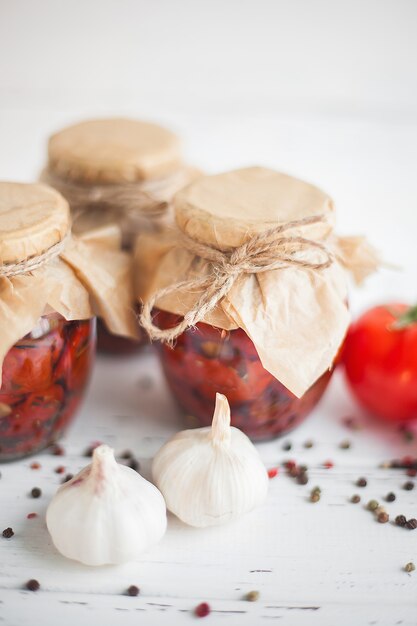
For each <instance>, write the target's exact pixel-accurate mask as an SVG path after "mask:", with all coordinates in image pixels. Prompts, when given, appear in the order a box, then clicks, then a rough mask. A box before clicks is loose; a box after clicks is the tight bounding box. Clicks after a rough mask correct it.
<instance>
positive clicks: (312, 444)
mask: <svg viewBox="0 0 417 626" xmlns="http://www.w3.org/2000/svg"><path fill="white" fill-rule="evenodd" d="M313 446H314V442H313V441H312V440H311V439H307V441H305V442H304V447H305V448H307V449H308V448H312V447H313Z"/></svg>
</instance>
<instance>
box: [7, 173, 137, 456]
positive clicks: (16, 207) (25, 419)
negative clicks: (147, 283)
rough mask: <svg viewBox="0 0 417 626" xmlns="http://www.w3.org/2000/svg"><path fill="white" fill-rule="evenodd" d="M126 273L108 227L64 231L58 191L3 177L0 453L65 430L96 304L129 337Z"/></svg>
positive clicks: (87, 354) (86, 367)
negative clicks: (81, 234) (78, 232)
mask: <svg viewBox="0 0 417 626" xmlns="http://www.w3.org/2000/svg"><path fill="white" fill-rule="evenodd" d="M129 272H130V259H129V257H128V256H127V255H126V254H125V253H124V252H121V251H120V250H118V249H117V248H116V247H115V235H114V232H113V231H111V232H107V231H106V232H104V231H101V232H96V233H95V234H92V233H90V234H89V236H88V237H87V236H86V237H85V238H84V239H83V238H75V237H73V236H72V235H71V230H70V220H69V207H68V204H67V202H66V201H65V200H64V198H63V197H62V196H60V194H58V193H57V192H56V191H55V190H53V189H51V188H49V187H47V186H45V185H24V184H18V183H0V373H1V385H0V461H8V460H12V459H16V458H20V457H23V456H27V455H29V454H32V453H34V452H36V451H38V450H40V449H42V448H44V447H45V446H47V445H49V444H50V443H52V442H53V441H55V440H56V439H57V438H58V437H59V436H60V435H61V434H62V433H63V431H64V430H65V428H66V426H67V425H68V423H69V422H70V420H71V419H72V417H73V416H74V414H75V412H76V410H77V408H78V406H79V404H80V402H81V400H82V398H83V395H84V392H85V390H86V386H87V383H88V380H89V377H90V372H91V366H92V363H93V358H94V353H95V315H96V313H97V312H98V311H99V312H100V315H102V316H103V317H104V318H105V319H107V320H108V322H109V324H110V325H111V327H112V329H113V331H114V332H118V333H121V334H125V335H127V336H135V333H136V323H135V319H134V316H133V315H132V313H131V310H130V302H131V300H132V293H131V289H130V284H129V280H128V274H129Z"/></svg>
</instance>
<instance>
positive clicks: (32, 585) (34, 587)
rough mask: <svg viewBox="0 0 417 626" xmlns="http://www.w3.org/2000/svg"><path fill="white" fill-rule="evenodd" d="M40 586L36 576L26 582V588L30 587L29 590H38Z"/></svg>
mask: <svg viewBox="0 0 417 626" xmlns="http://www.w3.org/2000/svg"><path fill="white" fill-rule="evenodd" d="M39 588H40V584H39V582H38V581H37V580H35V579H34V578H31V580H28V581H27V583H26V589H28V590H29V591H38V589H39Z"/></svg>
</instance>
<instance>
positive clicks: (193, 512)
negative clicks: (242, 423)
mask: <svg viewBox="0 0 417 626" xmlns="http://www.w3.org/2000/svg"><path fill="white" fill-rule="evenodd" d="M152 474H153V478H154V482H155V484H156V485H157V486H158V488H159V489H160V490H161V492H162V494H163V496H164V498H165V501H166V504H167V508H168V509H169V510H170V511H171V512H172V513H174V514H175V515H176V516H177V517H179V518H180V519H181V520H182V521H183V522H185V523H186V524H190V525H191V526H200V527H203V526H213V525H216V524H223V523H224V522H228V521H229V520H232V519H234V518H236V517H239V516H240V515H242V514H243V513H246V512H247V511H250V510H252V509H253V508H254V507H256V506H257V505H258V504H260V503H261V502H263V500H264V499H265V497H266V494H267V491H268V475H267V471H266V469H265V466H264V465H263V463H262V461H261V459H260V457H259V454H258V452H257V450H256V448H255V446H254V445H253V444H252V442H251V441H250V439H249V438H248V437H247V436H246V435H245V434H244V433H242V431H240V430H239V429H238V428H234V427H231V426H230V407H229V403H228V401H227V398H226V397H225V396H223V395H221V394H219V393H218V394H216V407H215V410H214V416H213V423H212V425H211V427H209V428H196V429H192V430H184V431H182V432H179V433H177V434H176V435H174V437H172V438H171V439H170V440H169V441H168V442H167V443H166V444H165V445H164V446H162V448H161V449H160V450H159V452H158V453H157V455H156V456H155V458H154V461H153V465H152Z"/></svg>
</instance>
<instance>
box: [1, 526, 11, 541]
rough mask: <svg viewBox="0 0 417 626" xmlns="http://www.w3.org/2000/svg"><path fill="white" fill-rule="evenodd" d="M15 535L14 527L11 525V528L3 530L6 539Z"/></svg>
mask: <svg viewBox="0 0 417 626" xmlns="http://www.w3.org/2000/svg"><path fill="white" fill-rule="evenodd" d="M13 535H14V532H13V528H10V526H9V528H5V529H4V530H3V537H4V538H5V539H10V537H13Z"/></svg>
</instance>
